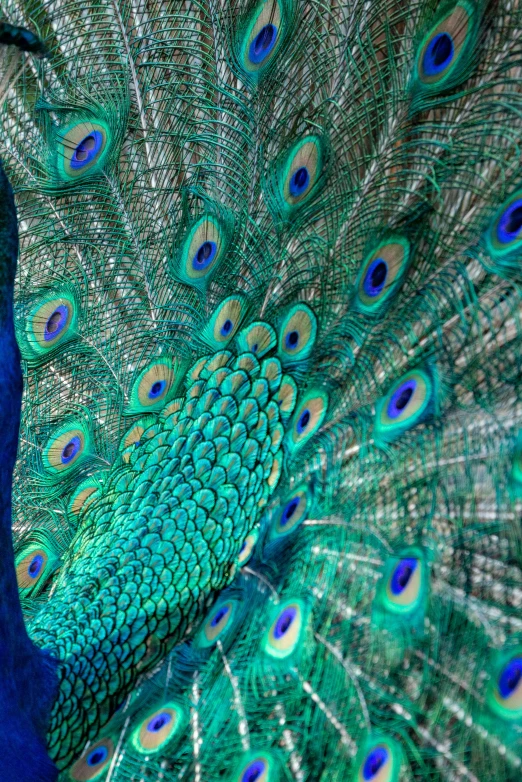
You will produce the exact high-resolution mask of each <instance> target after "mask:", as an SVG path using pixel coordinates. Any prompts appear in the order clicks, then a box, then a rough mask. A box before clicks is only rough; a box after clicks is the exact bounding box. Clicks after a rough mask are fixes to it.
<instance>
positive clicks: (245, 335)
mask: <svg viewBox="0 0 522 782" xmlns="http://www.w3.org/2000/svg"><path fill="white" fill-rule="evenodd" d="M237 344H238V348H239V350H240V352H242V353H246V352H248V351H249V352H251V353H254V355H255V356H256V358H262V357H263V356H264V355H266V353H268V351H269V350H271V349H272V348H273V347H274V345H275V344H276V335H275V331H274V329H273V328H272V326H269V325H268V323H262V322H261V321H258V322H256V323H251V324H250V326H247V328H244V329H243V330H242V331H241V332H240V334H238V336H237Z"/></svg>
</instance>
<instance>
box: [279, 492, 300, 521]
mask: <svg viewBox="0 0 522 782" xmlns="http://www.w3.org/2000/svg"><path fill="white" fill-rule="evenodd" d="M300 504H301V498H300V497H294V498H293V499H291V500H290V502H288V503H287V505H286V507H285V509H284V510H283V513H282V514H281V522H280V524H281V526H282V527H284V526H285V525H286V524H288V522H289V521H290V519H291V518H292V516H293V515H294V513H295V512H296V510H297V508H298V507H299V505H300Z"/></svg>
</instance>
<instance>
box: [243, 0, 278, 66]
mask: <svg viewBox="0 0 522 782" xmlns="http://www.w3.org/2000/svg"><path fill="white" fill-rule="evenodd" d="M282 24H283V18H282V13H281V5H280V3H279V2H278V0H266V1H265V2H263V3H261V4H260V5H259V6H258V8H257V9H256V11H255V12H254V15H253V17H252V20H251V22H250V24H249V25H248V26H247V28H246V33H245V36H244V40H243V44H242V46H241V54H240V60H241V64H242V66H243V69H244V70H245V71H246V72H247V73H248V74H249V75H250V76H251V77H253V78H259V77H260V76H261V74H262V73H263V72H264V71H265V70H266V69H267V67H268V66H269V65H270V64H271V63H272V62H273V58H274V55H275V53H276V51H277V50H278V49H279V46H280V44H281V41H282V37H283V36H282Z"/></svg>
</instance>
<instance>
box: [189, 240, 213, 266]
mask: <svg viewBox="0 0 522 782" xmlns="http://www.w3.org/2000/svg"><path fill="white" fill-rule="evenodd" d="M216 253H217V244H216V243H215V242H209V241H207V242H203V244H202V245H201V246H200V247H198V249H197V251H196V254H195V255H194V258H193V259H192V267H193V269H195V270H196V271H202V270H203V269H206V268H207V267H208V266H210V264H211V263H212V261H213V260H214V258H215V257H216Z"/></svg>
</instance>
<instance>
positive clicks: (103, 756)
mask: <svg viewBox="0 0 522 782" xmlns="http://www.w3.org/2000/svg"><path fill="white" fill-rule="evenodd" d="M108 756H109V751H108V749H107V747H95V748H94V749H93V750H92V752H90V753H89V754H88V755H87V764H88V765H89V766H98V765H99V764H100V763H103V762H104V761H106V760H107V758H108Z"/></svg>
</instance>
